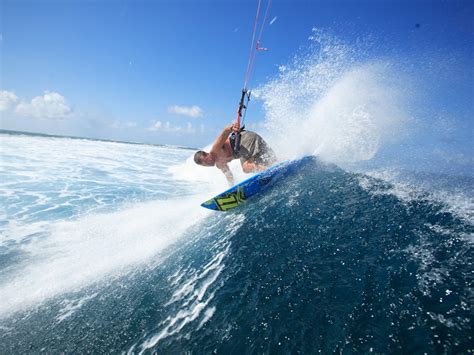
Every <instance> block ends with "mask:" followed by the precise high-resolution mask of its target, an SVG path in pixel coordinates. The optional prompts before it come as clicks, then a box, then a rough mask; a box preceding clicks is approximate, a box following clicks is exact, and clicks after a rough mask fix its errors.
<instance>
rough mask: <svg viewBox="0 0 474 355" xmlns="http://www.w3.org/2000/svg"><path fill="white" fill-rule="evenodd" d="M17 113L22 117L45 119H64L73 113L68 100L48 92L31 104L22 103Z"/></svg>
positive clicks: (18, 106)
mask: <svg viewBox="0 0 474 355" xmlns="http://www.w3.org/2000/svg"><path fill="white" fill-rule="evenodd" d="M15 112H16V113H17V114H19V115H22V116H30V117H35V118H44V119H62V118H65V117H67V116H69V115H70V114H71V113H72V109H71V108H70V107H69V106H68V104H67V102H66V99H65V98H64V97H63V96H61V95H60V94H58V93H56V92H49V91H46V92H45V93H44V95H43V96H37V97H35V98H33V99H32V100H31V102H20V103H19V104H18V105H17V107H16V109H15Z"/></svg>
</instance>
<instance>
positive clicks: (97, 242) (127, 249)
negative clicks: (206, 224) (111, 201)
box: [0, 196, 208, 317]
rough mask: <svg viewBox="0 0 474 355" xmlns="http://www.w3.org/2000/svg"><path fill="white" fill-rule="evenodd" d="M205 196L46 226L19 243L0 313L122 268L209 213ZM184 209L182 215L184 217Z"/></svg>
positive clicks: (2, 288)
mask: <svg viewBox="0 0 474 355" xmlns="http://www.w3.org/2000/svg"><path fill="white" fill-rule="evenodd" d="M203 198H204V196H195V197H192V198H187V199H185V200H179V201H173V200H167V201H156V202H149V203H142V204H138V205H136V206H134V207H130V208H126V209H124V210H121V211H117V212H113V213H110V214H94V215H91V216H86V217H83V218H79V219H78V220H74V221H62V222H55V223H53V224H51V225H50V226H49V227H48V228H46V229H45V230H44V233H46V237H44V238H38V239H37V240H34V241H32V242H30V243H27V244H24V245H22V247H21V250H22V252H23V253H24V258H23V262H22V263H21V264H20V265H19V266H17V267H16V269H15V270H14V271H11V272H10V273H9V274H8V275H6V276H4V277H3V278H2V280H1V283H0V296H1V299H2V302H1V303H0V317H1V316H6V315H8V314H10V313H12V312H14V311H17V310H21V309H23V308H27V307H31V306H35V305H37V304H40V303H41V302H43V301H45V300H48V299H50V298H51V297H54V296H57V295H59V294H62V293H65V292H69V291H76V290H79V289H81V288H83V287H85V286H88V285H91V284H92V283H95V282H99V281H101V280H102V279H103V278H105V277H107V278H110V277H113V276H117V275H120V274H121V273H123V272H127V271H128V270H129V269H130V267H132V266H134V265H137V264H140V263H142V262H144V261H146V260H148V259H149V258H150V257H152V256H155V255H156V254H157V253H158V252H160V251H161V250H163V249H164V248H165V247H167V246H169V245H170V244H171V243H173V242H175V241H176V240H177V239H178V238H179V237H181V236H182V235H183V233H184V231H186V229H187V228H188V227H190V226H191V225H193V224H195V223H197V222H198V221H199V220H200V219H202V218H204V217H205V216H206V215H208V212H206V210H204V209H202V208H199V202H201V201H202V200H203ZM183 211H186V218H183Z"/></svg>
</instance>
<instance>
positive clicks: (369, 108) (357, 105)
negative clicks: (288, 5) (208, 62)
mask: <svg viewBox="0 0 474 355" xmlns="http://www.w3.org/2000/svg"><path fill="white" fill-rule="evenodd" d="M312 41H314V43H315V44H317V46H316V47H317V48H313V49H312V50H313V52H311V53H310V54H309V55H307V56H300V57H296V58H295V60H294V62H293V63H291V64H290V65H287V66H284V67H282V68H280V75H279V77H278V78H276V79H274V80H272V81H270V82H269V83H268V84H266V85H264V86H262V87H261V88H259V89H257V90H255V96H257V97H258V98H260V99H261V100H263V105H264V108H265V111H266V122H265V126H266V128H267V129H268V131H269V136H270V137H271V138H270V141H271V142H272V146H273V147H274V148H275V150H276V152H277V155H278V156H279V157H281V158H294V157H297V156H301V155H304V154H314V155H317V156H319V157H320V158H322V159H325V160H327V161H331V162H335V163H348V162H357V161H363V160H369V159H372V158H373V157H374V156H375V154H376V153H377V152H378V151H379V149H380V147H381V146H383V145H384V144H386V143H387V142H390V141H392V140H393V139H394V137H395V136H396V134H397V132H400V130H402V129H406V128H404V126H405V125H406V124H407V123H408V122H409V121H410V119H409V114H408V111H407V105H406V102H405V99H404V89H403V88H402V87H401V85H400V84H399V83H400V80H399V79H398V78H397V75H400V74H399V73H397V75H395V74H394V73H393V72H392V71H391V69H390V65H389V63H386V62H381V61H379V62H364V61H363V60H356V59H355V55H354V50H353V49H352V48H351V47H349V46H347V45H345V44H343V43H340V42H338V41H337V40H335V39H334V38H331V37H330V36H327V35H323V34H322V32H320V31H317V30H315V31H314V35H313V36H312Z"/></svg>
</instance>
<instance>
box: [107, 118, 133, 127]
mask: <svg viewBox="0 0 474 355" xmlns="http://www.w3.org/2000/svg"><path fill="white" fill-rule="evenodd" d="M135 127H137V123H136V122H131V121H118V120H115V121H114V122H112V123H111V124H110V128H115V129H128V128H135Z"/></svg>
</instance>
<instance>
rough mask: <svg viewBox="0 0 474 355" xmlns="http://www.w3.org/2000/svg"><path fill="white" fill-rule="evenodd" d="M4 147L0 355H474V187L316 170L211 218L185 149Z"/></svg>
mask: <svg viewBox="0 0 474 355" xmlns="http://www.w3.org/2000/svg"><path fill="white" fill-rule="evenodd" d="M0 141H1V180H0V198H1V206H2V209H1V215H0V231H1V236H0V300H1V302H0V353H1V354H13V353H18V354H22V353H41V352H45V353H129V354H138V353H158V354H177V353H192V354H204V353H205V354H208V353H218V354H244V353H252V354H253V353H258V354H260V353H264V354H267V353H272V354H274V353H301V354H308V353H334V352H336V353H345V354H346V353H370V352H373V353H465V354H467V353H472V351H473V349H474V342H473V339H472V337H473V334H474V332H473V314H472V304H473V293H472V286H473V264H472V263H473V247H472V245H473V232H474V228H473V213H472V212H473V208H472V206H473V203H472V202H473V193H472V191H473V189H472V187H473V186H474V179H473V178H472V177H469V176H455V175H453V176H449V175H442V174H436V173H416V172H410V173H408V172H404V171H402V170H400V171H394V170H380V169H379V170H376V169H372V170H371V169H366V170H365V171H362V170H359V171H356V170H355V169H348V168H342V167H341V166H339V165H336V164H333V163H330V162H327V161H325V160H321V159H320V158H319V157H315V158H314V160H313V162H312V163H310V164H308V165H307V166H305V167H304V168H303V169H301V171H299V172H298V173H296V174H295V175H292V176H289V177H288V178H287V179H286V180H284V181H282V182H280V183H279V184H277V185H276V186H275V187H274V188H272V189H270V190H269V191H267V192H265V193H263V194H261V196H259V197H258V198H255V199H253V200H252V201H249V202H248V203H247V204H246V205H245V206H244V207H243V208H238V209H235V210H233V211H230V212H226V213H218V212H212V211H208V210H206V209H204V208H202V207H200V206H199V204H200V203H201V202H203V201H204V200H206V199H207V198H209V197H211V196H212V195H213V194H215V193H216V192H220V191H222V189H223V188H225V187H226V182H225V178H224V177H223V176H221V175H220V173H219V172H218V171H214V169H205V168H202V167H198V166H196V165H194V163H193V162H192V155H193V152H194V151H193V150H190V149H186V148H180V147H170V146H157V145H146V144H130V143H122V142H110V141H98V140H91V139H77V138H67V137H49V136H41V135H34V134H22V133H14V132H6V131H2V132H1V133H0ZM235 168H236V167H235V166H234V169H235ZM236 175H237V177H238V178H242V176H243V175H239V174H236Z"/></svg>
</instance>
